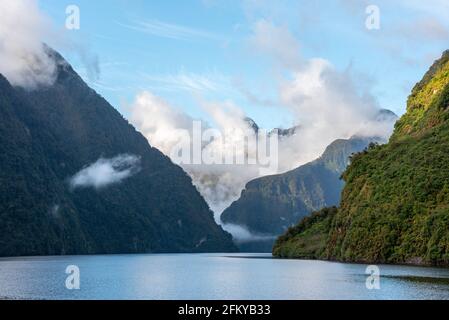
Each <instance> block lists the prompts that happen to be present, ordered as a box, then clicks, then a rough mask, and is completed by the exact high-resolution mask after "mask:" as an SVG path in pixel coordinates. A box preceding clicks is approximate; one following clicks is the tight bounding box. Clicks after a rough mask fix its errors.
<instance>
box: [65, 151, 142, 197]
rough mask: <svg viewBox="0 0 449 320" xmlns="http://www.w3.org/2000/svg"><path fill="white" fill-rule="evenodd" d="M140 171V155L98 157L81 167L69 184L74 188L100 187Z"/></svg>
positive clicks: (120, 180)
mask: <svg viewBox="0 0 449 320" xmlns="http://www.w3.org/2000/svg"><path fill="white" fill-rule="evenodd" d="M139 171H140V157H138V156H135V155H130V154H121V155H118V156H116V157H114V158H110V159H105V158H100V159H98V160H97V161H96V162H94V163H92V164H90V165H88V166H87V167H85V168H83V169H81V170H80V171H79V172H78V173H76V174H75V175H74V176H73V177H72V178H70V181H69V183H70V186H71V188H72V189H76V188H89V187H91V188H95V189H101V188H104V187H107V186H109V185H112V184H117V183H120V182H122V181H123V180H124V179H127V178H129V177H131V176H133V175H134V174H136V173H138V172H139Z"/></svg>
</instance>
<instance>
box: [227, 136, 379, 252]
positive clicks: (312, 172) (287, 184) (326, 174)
mask: <svg viewBox="0 0 449 320" xmlns="http://www.w3.org/2000/svg"><path fill="white" fill-rule="evenodd" d="M377 140H378V139H368V138H360V137H353V138H351V139H347V140H343V139H340V140H336V141H334V142H333V143H332V144H330V145H329V146H328V147H327V148H326V150H325V152H324V153H323V155H322V156H321V157H320V158H319V159H317V160H315V161H313V162H310V163H308V164H305V165H303V166H300V167H299V168H297V169H294V170H292V171H289V172H286V173H283V174H278V175H274V176H266V177H262V178H258V179H255V180H252V181H250V182H249V183H248V184H247V185H246V187H245V189H244V190H243V191H242V194H241V196H240V198H239V199H238V200H237V201H235V202H233V203H232V204H231V206H230V207H228V208H227V209H226V210H225V211H224V212H223V214H222V215H221V220H222V222H223V223H224V224H225V225H229V224H231V225H238V226H241V227H243V228H245V229H247V230H248V231H249V232H251V233H252V234H255V235H258V236H265V237H267V236H277V235H280V234H282V233H283V232H285V230H287V228H288V227H290V226H292V225H294V224H296V223H297V222H298V221H299V220H300V219H301V218H303V217H304V216H306V215H308V214H310V213H311V212H312V211H315V210H319V209H321V208H323V207H326V206H332V205H337V204H338V203H339V201H340V193H341V190H342V189H343V181H341V179H340V176H341V174H342V172H343V171H344V170H345V169H346V167H347V165H348V158H349V156H350V155H351V154H353V153H355V152H359V151H361V150H363V149H365V148H366V147H367V146H368V144H369V143H370V142H373V141H377ZM274 239H275V237H271V238H270V237H268V238H267V239H263V240H260V241H256V242H258V244H254V242H255V241H249V242H250V243H240V246H241V249H242V250H249V248H250V249H251V250H257V251H259V250H269V251H271V249H272V245H273V243H274Z"/></svg>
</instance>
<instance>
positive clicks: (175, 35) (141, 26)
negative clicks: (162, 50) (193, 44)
mask: <svg viewBox="0 0 449 320" xmlns="http://www.w3.org/2000/svg"><path fill="white" fill-rule="evenodd" d="M117 24H119V25H120V26H122V27H125V28H128V29H131V30H135V31H139V32H143V33H146V34H149V35H152V36H157V37H162V38H168V39H174V40H192V39H195V38H203V39H215V38H216V36H215V35H214V34H212V33H210V32H207V31H204V30H200V29H194V28H190V27H186V26H182V25H178V24H172V23H167V22H162V21H158V20H146V21H134V22H132V23H131V24H126V23H121V22H117Z"/></svg>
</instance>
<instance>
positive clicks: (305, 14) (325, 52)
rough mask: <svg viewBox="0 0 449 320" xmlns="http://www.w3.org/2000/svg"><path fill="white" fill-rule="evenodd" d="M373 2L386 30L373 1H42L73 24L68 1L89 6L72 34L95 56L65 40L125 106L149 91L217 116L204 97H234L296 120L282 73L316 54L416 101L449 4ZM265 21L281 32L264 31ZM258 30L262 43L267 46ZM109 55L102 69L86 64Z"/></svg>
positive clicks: (382, 92)
mask: <svg viewBox="0 0 449 320" xmlns="http://www.w3.org/2000/svg"><path fill="white" fill-rule="evenodd" d="M373 2H376V3H373V4H376V5H377V6H378V7H379V9H380V18H381V20H380V29H379V30H368V29H367V28H366V27H365V20H366V18H367V14H366V12H365V9H366V7H367V5H369V4H372V3H367V2H365V1H364V0H360V1H357V0H346V1H345V0H335V1H268V0H267V1H265V0H260V1H257V0H247V1H229V0H186V1H174V0H173V1H144V0H128V1H124V0H96V1H87V0H40V1H39V5H40V8H41V9H42V10H43V11H44V12H45V13H46V14H48V15H49V16H50V17H51V19H52V21H53V23H54V24H55V26H56V27H58V28H61V29H63V27H64V23H65V20H66V13H65V9H66V7H67V6H68V5H71V4H75V5H77V6H78V7H79V8H80V14H81V16H80V17H81V28H80V30H74V31H65V34H66V35H67V37H69V38H70V39H71V40H72V41H73V42H75V43H77V45H78V46H80V47H81V48H82V49H81V52H83V56H84V59H81V58H80V57H79V55H76V54H74V53H73V50H70V49H69V48H67V47H64V46H61V47H58V45H57V44H55V45H54V46H56V49H58V50H60V51H61V52H62V53H63V54H64V55H65V56H66V57H67V59H68V60H69V62H70V63H72V64H73V66H74V67H75V69H76V70H77V71H78V72H79V73H80V74H81V75H82V76H83V78H85V79H86V81H87V82H88V83H89V85H91V86H92V87H93V88H94V89H95V90H96V91H98V92H99V93H100V94H101V95H103V96H104V97H105V98H106V99H107V100H108V101H109V102H111V103H112V104H113V105H114V106H115V107H116V108H117V109H119V110H120V111H121V112H122V113H123V114H124V115H125V116H126V115H127V113H128V106H129V105H130V104H132V102H133V100H134V99H135V97H136V95H137V94H139V93H140V92H142V91H149V92H152V93H153V94H155V95H157V96H160V97H162V98H163V99H165V100H166V101H168V102H169V103H170V104H172V105H175V106H177V107H178V108H180V109H182V110H183V111H185V112H187V113H188V114H190V115H191V116H193V117H195V118H199V117H202V118H204V117H206V118H207V115H206V114H204V112H203V110H202V108H201V107H200V104H201V103H199V101H201V100H202V99H207V100H212V101H232V102H233V103H234V104H236V105H238V106H239V107H241V108H242V109H243V110H245V112H246V114H247V115H248V116H250V117H252V118H253V119H255V120H256V122H257V123H259V124H260V125H261V126H262V127H265V128H272V127H278V126H281V127H287V126H289V125H292V124H294V123H293V122H295V121H296V120H294V118H293V117H292V116H291V114H290V112H291V111H290V110H289V109H288V108H285V107H284V106H282V103H281V102H280V101H279V99H278V88H279V83H280V81H282V80H280V79H286V78H287V79H288V77H289V75H290V72H292V68H294V67H293V66H292V64H295V63H296V62H298V63H299V64H300V63H301V61H307V60H308V59H312V58H322V59H326V60H327V61H328V62H329V63H331V64H332V65H333V66H334V67H335V68H336V69H337V70H340V71H341V72H345V70H350V71H351V73H352V74H354V75H355V79H357V81H358V84H359V85H360V86H361V87H363V88H364V90H366V91H368V92H370V93H371V94H372V95H373V96H374V97H375V98H376V99H377V102H378V104H379V106H381V107H384V108H389V109H391V110H393V111H395V112H396V113H398V114H402V113H403V112H404V111H405V101H406V98H407V96H408V94H409V92H410V90H411V88H412V86H413V84H414V83H416V82H417V81H418V80H420V78H421V77H422V75H423V73H424V72H425V71H426V70H427V69H428V67H429V65H430V64H431V62H432V61H433V60H434V59H436V58H437V57H438V56H439V55H440V54H441V52H442V51H443V50H445V49H447V48H449V32H448V30H449V19H448V18H449V17H448V15H449V6H448V4H446V3H445V1H441V0H432V1H426V2H425V4H424V3H423V2H422V1H417V0H416V1H415V0H409V1H403V0H396V1H373ZM261 24H262V25H265V26H268V27H272V28H274V29H273V30H276V32H274V33H272V34H266V35H263V34H262V35H261V34H260V31H262V32H263V30H264V28H262V29H261V30H259V29H257V26H260V25H261ZM257 30H259V31H258V32H259V34H255V33H256V32H257ZM270 30H271V29H270ZM270 36H271V38H270ZM257 37H259V38H257ZM260 37H262V38H260ZM257 39H258V40H257ZM256 40H257V41H262V42H261V43H260V42H258V43H259V45H258V46H256V45H254V43H255V41H256ZM49 42H50V44H52V43H51V42H52V41H51V39H50V40H49ZM260 44H261V45H260ZM296 54H297V56H296ZM286 57H287V58H288V59H287V58H286ZM96 59H98V60H96ZM290 60H292V61H290ZM97 61H98V66H99V69H100V73H99V75H98V76H95V75H92V72H88V70H90V68H89V67H86V66H89V65H90V66H92V64H94V63H96V62H97Z"/></svg>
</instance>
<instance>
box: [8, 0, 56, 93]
mask: <svg viewBox="0 0 449 320" xmlns="http://www.w3.org/2000/svg"><path fill="white" fill-rule="evenodd" d="M0 12H1V13H2V18H1V19H0V73H2V74H3V75H4V76H5V77H6V78H7V79H8V80H9V82H10V83H11V84H13V85H17V86H21V87H25V88H29V89H34V88H36V87H37V86H41V85H50V84H52V83H53V81H54V80H55V77H56V70H57V66H56V63H55V61H54V60H53V59H52V58H51V57H50V56H49V55H48V53H47V50H46V47H45V46H44V45H43V44H42V39H43V38H45V36H46V35H48V34H49V33H51V28H52V26H51V22H50V20H49V19H48V18H47V17H46V16H45V15H44V14H43V13H42V12H41V11H40V10H39V8H38V6H37V3H36V1H34V0H2V1H0Z"/></svg>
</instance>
